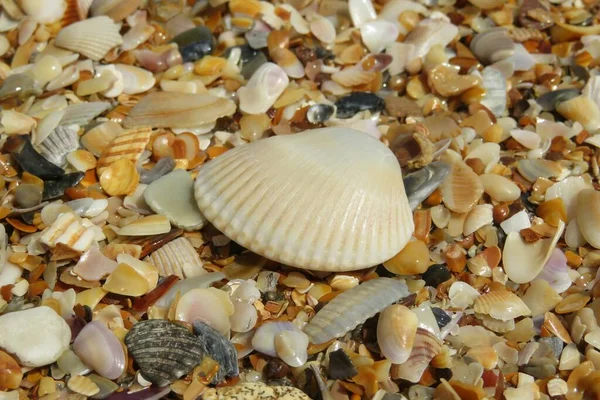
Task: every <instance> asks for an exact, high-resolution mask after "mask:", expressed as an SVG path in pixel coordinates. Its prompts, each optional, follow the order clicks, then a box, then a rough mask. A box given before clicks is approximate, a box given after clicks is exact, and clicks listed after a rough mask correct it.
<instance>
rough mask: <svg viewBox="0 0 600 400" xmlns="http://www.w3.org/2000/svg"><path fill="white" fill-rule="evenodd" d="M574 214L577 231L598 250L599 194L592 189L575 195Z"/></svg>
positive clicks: (599, 237)
mask: <svg viewBox="0 0 600 400" xmlns="http://www.w3.org/2000/svg"><path fill="white" fill-rule="evenodd" d="M576 213H577V225H578V226H579V231H580V232H581V234H582V235H583V237H584V238H585V240H586V241H587V242H588V243H589V244H591V245H592V246H594V247H595V248H597V249H599V248H600V234H599V231H598V223H599V221H600V220H599V219H600V214H599V213H600V192H598V191H596V190H594V189H584V190H582V191H580V192H579V194H578V195H577V208H576Z"/></svg>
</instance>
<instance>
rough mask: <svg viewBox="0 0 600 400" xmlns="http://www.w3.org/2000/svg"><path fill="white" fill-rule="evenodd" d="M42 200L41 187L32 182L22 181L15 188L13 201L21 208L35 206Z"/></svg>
mask: <svg viewBox="0 0 600 400" xmlns="http://www.w3.org/2000/svg"><path fill="white" fill-rule="evenodd" d="M41 202H42V189H41V188H40V187H39V186H38V185H34V184H33V183H23V184H21V185H19V186H17V189H16V190H15V203H16V204H17V205H18V206H19V207H21V208H30V207H35V206H37V205H38V204H40V203H41Z"/></svg>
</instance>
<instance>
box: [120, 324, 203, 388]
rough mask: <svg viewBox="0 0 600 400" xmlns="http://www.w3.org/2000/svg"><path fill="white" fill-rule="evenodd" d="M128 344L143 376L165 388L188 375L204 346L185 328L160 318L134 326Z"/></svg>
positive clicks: (201, 354)
mask: <svg viewBox="0 0 600 400" xmlns="http://www.w3.org/2000/svg"><path fill="white" fill-rule="evenodd" d="M125 344H126V345H127V349H128V350H129V354H131V355H132V356H133V359H134V360H135V362H136V363H137V365H138V366H139V368H140V372H141V374H142V376H143V377H144V378H145V379H146V380H148V381H150V382H152V383H154V384H156V385H158V386H166V385H168V384H170V383H172V382H174V381H175V380H177V379H179V378H181V377H182V376H184V375H186V374H187V373H189V372H190V371H191V370H192V369H193V368H194V367H195V366H196V365H198V364H200V361H201V360H202V358H203V357H204V351H203V346H202V345H201V343H200V341H199V340H198V338H196V336H194V334H193V333H191V332H190V331H189V330H187V329H186V328H185V327H183V326H181V325H178V324H176V323H173V322H169V321H166V320H161V319H151V320H147V321H141V322H138V323H137V324H135V325H134V326H133V327H132V328H131V330H130V331H129V333H128V334H127V336H125Z"/></svg>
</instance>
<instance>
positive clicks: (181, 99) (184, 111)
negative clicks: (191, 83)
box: [123, 92, 236, 128]
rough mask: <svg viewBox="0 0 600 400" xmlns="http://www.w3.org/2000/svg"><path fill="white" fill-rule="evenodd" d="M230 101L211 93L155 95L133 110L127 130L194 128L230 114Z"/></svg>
mask: <svg viewBox="0 0 600 400" xmlns="http://www.w3.org/2000/svg"><path fill="white" fill-rule="evenodd" d="M235 110H236V107H235V104H234V103H233V102H232V101H231V100H227V99H224V98H221V97H216V96H213V95H210V94H205V93H203V94H191V93H176V92H154V93H150V94H148V95H147V96H144V97H143V98H142V100H140V102H139V103H137V104H136V105H135V107H133V109H132V110H131V112H130V113H129V115H128V116H127V118H125V121H124V122H123V124H124V126H125V127H126V128H133V127H139V126H150V127H153V128H195V127H198V126H202V125H205V124H210V123H213V122H215V121H216V120H217V119H219V118H221V117H227V116H230V115H232V114H233V113H234V112H235Z"/></svg>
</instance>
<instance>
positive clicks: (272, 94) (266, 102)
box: [237, 62, 289, 114]
mask: <svg viewBox="0 0 600 400" xmlns="http://www.w3.org/2000/svg"><path fill="white" fill-rule="evenodd" d="M288 84H289V78H288V76H287V74H286V73H285V71H284V70H283V69H282V68H281V67H280V66H278V65H277V64H273V63H270V62H267V63H265V64H263V65H261V66H260V67H259V68H258V69H257V70H256V71H255V72H254V74H252V77H251V78H250V80H249V81H248V83H247V84H246V85H245V86H242V87H240V88H239V89H238V91H237V94H238V97H239V99H240V110H242V111H243V112H245V113H247V114H263V113H265V112H267V110H268V109H269V108H271V106H273V104H275V101H276V100H277V98H278V97H279V96H281V94H282V93H283V92H284V90H285V89H286V87H287V86H288Z"/></svg>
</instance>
